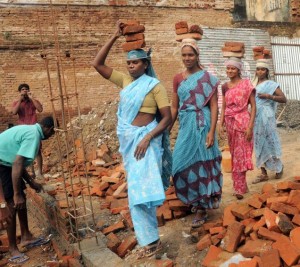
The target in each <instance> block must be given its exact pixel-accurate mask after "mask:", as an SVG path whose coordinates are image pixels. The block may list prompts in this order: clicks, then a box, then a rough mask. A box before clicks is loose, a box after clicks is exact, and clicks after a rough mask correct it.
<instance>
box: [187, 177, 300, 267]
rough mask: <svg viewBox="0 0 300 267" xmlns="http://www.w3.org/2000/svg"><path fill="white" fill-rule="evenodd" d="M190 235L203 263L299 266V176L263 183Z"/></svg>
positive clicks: (205, 266)
mask: <svg viewBox="0 0 300 267" xmlns="http://www.w3.org/2000/svg"><path fill="white" fill-rule="evenodd" d="M193 236H194V240H195V241H196V240H198V242H197V249H198V250H200V251H206V252H207V253H206V256H205V258H204V259H203V261H202V263H201V264H202V265H201V266H203V267H220V266H228V267H286V266H293V267H300V176H295V177H292V178H290V179H288V180H285V181H282V182H279V183H277V184H275V185H274V184H271V183H265V184H264V185H263V187H262V191H261V193H255V194H253V195H251V196H250V197H249V198H247V199H245V201H243V202H238V203H231V204H230V205H228V206H227V207H225V209H224V214H223V219H219V220H215V221H210V222H207V223H205V224H204V225H203V227H202V228H199V229H197V231H195V232H194V233H193ZM233 257H235V260H233ZM229 262H231V263H230V264H229ZM225 263H226V264H225Z"/></svg>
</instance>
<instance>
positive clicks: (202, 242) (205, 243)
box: [197, 234, 212, 251]
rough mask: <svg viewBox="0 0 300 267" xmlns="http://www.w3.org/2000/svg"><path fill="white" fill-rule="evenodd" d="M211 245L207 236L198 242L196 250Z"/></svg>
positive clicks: (208, 235)
mask: <svg viewBox="0 0 300 267" xmlns="http://www.w3.org/2000/svg"><path fill="white" fill-rule="evenodd" d="M211 244H212V243H211V237H210V234H207V235H205V236H203V237H202V238H201V239H200V240H199V242H198V243H197V249H198V250H200V251H201V250H203V249H206V248H208V247H209V246H210V245H211Z"/></svg>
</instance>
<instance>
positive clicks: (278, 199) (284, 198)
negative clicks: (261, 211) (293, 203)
mask: <svg viewBox="0 0 300 267" xmlns="http://www.w3.org/2000/svg"><path fill="white" fill-rule="evenodd" d="M288 198H289V197H288V196H282V197H279V196H277V197H269V198H268V199H267V206H268V207H270V206H271V204H272V203H274V202H281V203H287V201H288Z"/></svg>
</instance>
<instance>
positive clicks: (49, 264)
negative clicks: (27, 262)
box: [46, 261, 60, 267]
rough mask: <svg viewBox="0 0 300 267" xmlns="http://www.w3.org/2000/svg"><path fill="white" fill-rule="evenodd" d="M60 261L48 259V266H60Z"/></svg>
mask: <svg viewBox="0 0 300 267" xmlns="http://www.w3.org/2000/svg"><path fill="white" fill-rule="evenodd" d="M59 265H60V264H59V261H46V266H48V267H59Z"/></svg>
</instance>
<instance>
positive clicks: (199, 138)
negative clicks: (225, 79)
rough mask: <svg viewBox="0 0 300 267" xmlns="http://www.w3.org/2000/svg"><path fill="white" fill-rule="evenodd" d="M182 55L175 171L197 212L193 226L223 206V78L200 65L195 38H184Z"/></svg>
mask: <svg viewBox="0 0 300 267" xmlns="http://www.w3.org/2000/svg"><path fill="white" fill-rule="evenodd" d="M181 56H182V60H183V63H184V65H185V67H186V70H185V71H184V72H182V73H179V74H177V75H176V76H175V77H174V81H173V88H174V92H173V98H172V120H173V123H174V122H175V120H176V118H177V116H178V117H179V132H178V136H177V140H176V144H175V148H174V151H173V166H172V167H173V168H172V174H173V182H174V186H175V189H176V194H177V197H178V198H179V199H180V200H181V201H182V202H183V203H185V204H187V205H191V207H192V212H195V213H196V216H195V218H194V220H193V222H192V227H200V226H201V225H202V224H203V223H204V222H205V221H206V220H207V219H208V214H207V209H212V208H218V207H219V203H220V201H221V194H222V184H223V176H222V173H221V153H220V151H219V148H218V143H217V139H216V135H215V129H216V123H217V117H218V103H217V88H218V84H219V81H218V79H217V78H216V77H214V76H212V75H210V74H209V73H208V72H207V71H205V70H203V68H202V66H201V65H200V63H199V49H198V46H197V43H196V41H195V40H194V39H184V40H183V41H182V47H181Z"/></svg>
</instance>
